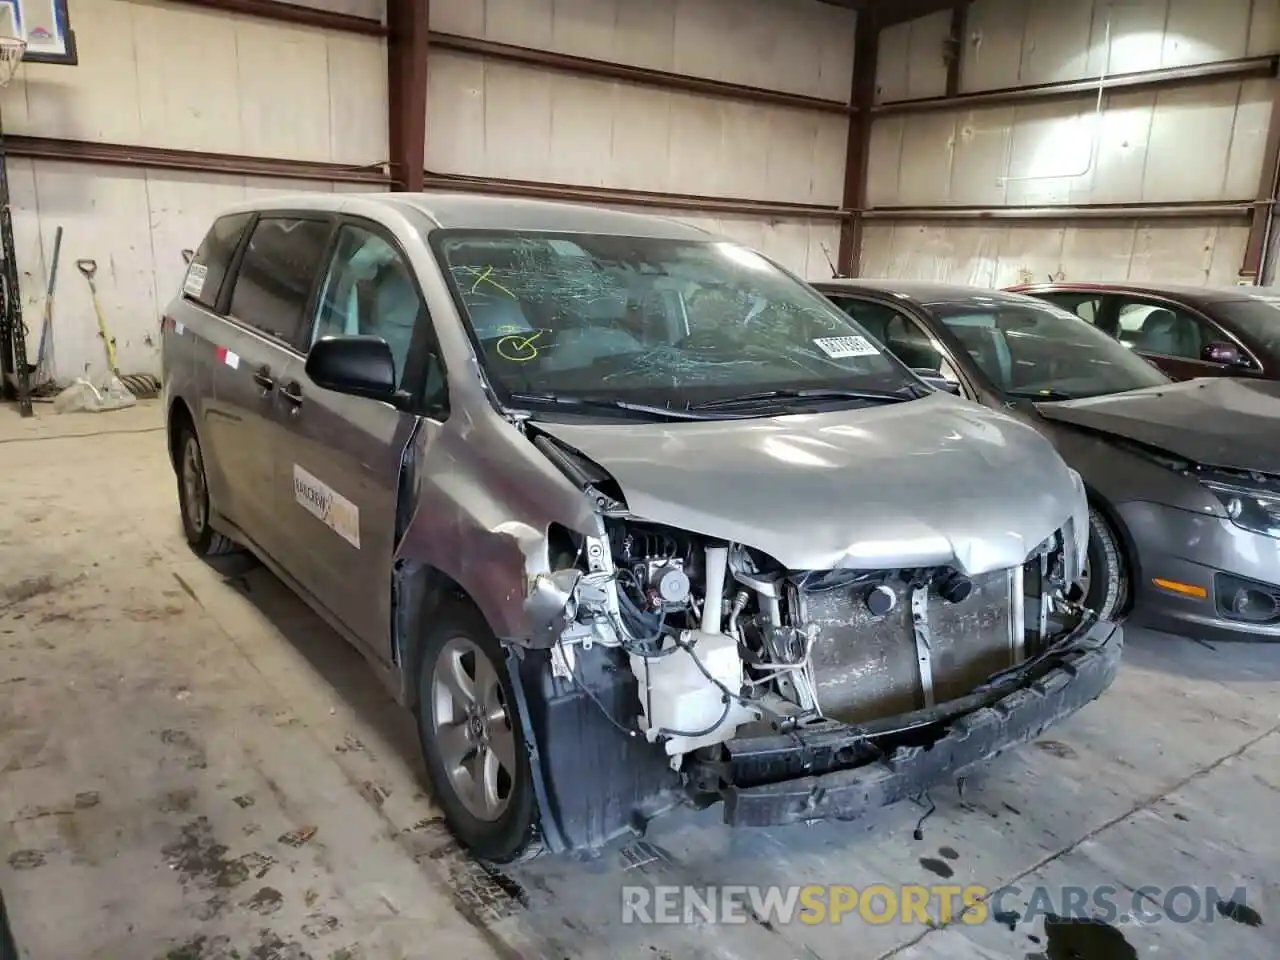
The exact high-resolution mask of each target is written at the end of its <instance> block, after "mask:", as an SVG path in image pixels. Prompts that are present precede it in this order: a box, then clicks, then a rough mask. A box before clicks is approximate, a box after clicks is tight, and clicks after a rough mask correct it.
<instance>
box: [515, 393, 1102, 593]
mask: <svg viewBox="0 0 1280 960" xmlns="http://www.w3.org/2000/svg"><path fill="white" fill-rule="evenodd" d="M537 427H538V429H539V430H541V431H543V432H545V433H547V434H550V435H551V436H552V437H555V438H556V439H557V440H559V441H561V442H562V443H564V444H567V445H568V446H570V447H572V448H574V449H576V450H577V451H579V452H580V453H582V454H583V455H584V456H586V457H587V458H589V459H590V460H593V461H595V462H596V463H597V464H599V465H600V466H601V467H603V468H604V469H606V470H607V471H608V472H609V473H610V474H611V475H612V476H613V478H614V479H615V480H616V481H617V482H618V484H619V486H620V487H621V488H622V491H623V494H624V496H625V497H626V500H627V506H628V507H629V508H630V510H631V512H632V513H633V514H635V515H636V516H639V517H642V518H644V519H646V520H651V521H653V522H655V523H661V524H666V525H669V526H673V527H678V528H681V529H684V530H689V531H692V532H695V533H700V534H703V535H705V536H710V537H715V538H718V539H723V540H727V541H733V542H736V543H742V544H745V545H747V546H750V547H755V548H756V549H759V550H762V551H764V552H765V553H767V554H768V555H770V556H771V557H773V558H774V559H775V560H777V561H778V562H779V563H781V564H782V565H783V566H785V567H787V568H789V569H792V570H830V569H835V568H841V567H843V568H854V569H884V568H902V567H933V566H943V565H952V566H955V567H956V568H957V569H959V570H961V571H962V572H964V573H967V574H969V575H971V576H974V575H977V574H980V573H987V572H990V571H992V570H998V569H1003V568H1007V567H1012V566H1017V565H1018V564H1020V563H1022V562H1023V561H1024V560H1025V559H1026V557H1027V555H1028V554H1029V553H1030V552H1031V551H1032V550H1034V549H1035V548H1036V547H1038V546H1039V545H1040V544H1041V543H1043V542H1044V541H1045V540H1046V539H1048V538H1049V537H1050V536H1051V535H1052V534H1053V533H1054V532H1055V531H1056V530H1058V529H1059V528H1061V527H1063V526H1064V524H1065V523H1066V522H1067V521H1068V520H1072V519H1074V527H1073V529H1079V530H1084V529H1086V524H1087V515H1086V511H1087V507H1086V505H1085V500H1084V489H1083V486H1082V485H1081V486H1077V480H1076V478H1075V477H1074V476H1073V474H1072V473H1071V471H1069V470H1068V469H1067V466H1066V464H1064V463H1063V462H1062V460H1061V459H1060V458H1059V456H1058V454H1057V452H1056V451H1055V450H1054V449H1053V447H1052V446H1051V445H1050V444H1049V442H1048V441H1047V440H1046V439H1044V438H1043V437H1042V436H1041V435H1040V434H1039V433H1037V432H1036V430H1035V429H1034V428H1032V427H1029V426H1026V425H1024V424H1022V423H1019V422H1017V421H1015V420H1013V419H1011V418H1009V417H1006V416H1004V415H1003V414H1000V413H997V412H995V411H993V410H988V409H986V408H984V407H980V406H978V405H976V404H973V403H969V402H968V401H965V400H961V399H959V398H957V397H953V396H950V395H949V394H944V393H935V394H932V395H930V396H928V397H926V398H924V399H921V400H915V401H912V402H910V403H902V404H895V405H892V406H880V407H871V408H862V409H855V410H841V411H835V412H829V413H815V414H793V415H788V416H779V417H769V418H761V419H745V420H720V421H705V422H704V421H681V422H675V423H637V424H630V423H628V424H622V425H619V424H616V423H614V424H580V423H575V424H565V423H547V422H542V421H539V422H538V423H537Z"/></svg>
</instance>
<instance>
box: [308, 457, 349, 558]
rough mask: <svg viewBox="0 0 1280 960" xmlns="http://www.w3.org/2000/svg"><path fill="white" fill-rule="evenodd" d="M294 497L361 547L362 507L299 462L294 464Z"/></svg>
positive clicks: (328, 524) (314, 515) (330, 526)
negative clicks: (299, 464)
mask: <svg viewBox="0 0 1280 960" xmlns="http://www.w3.org/2000/svg"><path fill="white" fill-rule="evenodd" d="M293 498H294V499H295V500H297V501H298V503H300V504H302V508H303V509H304V510H306V511H307V513H309V514H311V515H312V516H313V517H315V518H316V519H318V520H319V521H320V522H321V523H323V524H324V525H325V526H326V527H328V528H329V529H330V530H332V531H333V532H334V533H336V534H337V535H338V536H340V537H341V538H342V539H343V540H345V541H347V543H349V544H351V545H352V546H353V547H355V548H356V549H357V550H359V549H360V508H359V507H357V506H356V505H355V504H354V503H352V502H351V501H350V500H348V499H347V498H346V497H344V496H343V495H342V494H340V493H339V492H338V491H337V490H335V489H333V487H331V486H329V485H328V484H327V483H325V482H324V481H322V480H320V479H319V478H317V477H315V476H313V475H312V474H310V473H308V472H307V471H306V470H303V469H302V467H300V466H298V465H297V464H296V463H295V464H294V465H293Z"/></svg>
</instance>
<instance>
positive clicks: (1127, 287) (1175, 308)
mask: <svg viewBox="0 0 1280 960" xmlns="http://www.w3.org/2000/svg"><path fill="white" fill-rule="evenodd" d="M1008 289H1009V290H1010V291H1012V292H1016V293H1025V294H1029V295H1031V296H1033V297H1038V298H1039V299H1041V300H1046V301H1048V302H1049V303H1052V304H1055V305H1057V306H1059V307H1062V308H1063V309H1065V310H1069V311H1071V312H1072V313H1074V314H1076V315H1077V316H1080V317H1083V318H1084V319H1085V320H1088V321H1089V322H1090V323H1092V324H1093V325H1094V326H1096V327H1099V328H1100V329H1102V330H1105V331H1106V332H1107V333H1109V334H1111V335H1112V336H1113V337H1117V338H1118V339H1119V340H1121V341H1122V342H1123V343H1126V344H1128V345H1129V346H1130V347H1132V348H1133V349H1134V350H1135V351H1136V352H1138V353H1140V354H1142V356H1144V357H1146V358H1147V359H1148V360H1150V361H1151V362H1152V363H1154V364H1155V365H1156V366H1158V367H1159V368H1160V369H1161V370H1163V371H1164V372H1165V373H1167V374H1168V375H1169V376H1171V377H1173V378H1174V379H1175V380H1191V379H1194V378H1195V377H1261V378H1263V379H1267V380H1280V290H1277V291H1275V292H1272V291H1271V290H1270V289H1269V288H1266V287H1229V288H1226V289H1214V288H1210V287H1179V286H1165V285H1160V286H1156V285H1154V284H1136V283H1029V284H1021V285H1019V286H1016V287H1009V288H1008Z"/></svg>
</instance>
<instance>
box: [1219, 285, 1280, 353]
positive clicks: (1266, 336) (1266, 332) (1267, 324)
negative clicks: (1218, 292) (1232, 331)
mask: <svg viewBox="0 0 1280 960" xmlns="http://www.w3.org/2000/svg"><path fill="white" fill-rule="evenodd" d="M1216 307H1217V310H1218V312H1219V313H1221V314H1222V315H1223V317H1224V318H1225V319H1227V320H1231V321H1232V322H1233V323H1234V324H1235V325H1236V326H1237V327H1239V328H1240V329H1241V330H1243V331H1244V332H1245V333H1246V334H1248V335H1249V336H1250V337H1252V338H1253V339H1254V340H1256V341H1257V342H1258V345H1259V346H1261V347H1262V349H1263V350H1265V351H1266V352H1267V353H1269V354H1271V355H1272V356H1280V298H1278V297H1250V298H1249V299H1248V300H1231V301H1228V302H1227V303H1219V304H1216Z"/></svg>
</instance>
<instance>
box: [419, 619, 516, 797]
mask: <svg viewBox="0 0 1280 960" xmlns="http://www.w3.org/2000/svg"><path fill="white" fill-rule="evenodd" d="M431 698H432V703H431V725H432V734H433V736H434V738H435V742H436V744H437V746H438V748H439V751H440V759H441V761H442V763H443V765H444V770H445V774H446V775H447V776H448V778H449V786H450V787H451V788H452V789H453V792H454V794H456V795H457V797H458V799H459V800H460V801H461V802H462V804H463V806H464V807H466V809H467V812H468V813H470V814H471V815H472V816H473V817H475V818H476V819H478V820H484V821H487V822H492V821H495V820H497V819H498V818H499V817H501V816H502V814H503V813H504V812H505V811H506V809H507V805H508V804H509V803H510V802H511V795H512V792H513V789H514V787H515V783H516V736H515V730H514V729H513V727H512V723H511V716H510V714H509V712H508V710H507V703H506V697H505V695H504V694H503V690H502V681H501V679H500V678H499V676H498V671H497V669H496V668H495V666H494V664H493V661H492V660H490V659H489V657H488V655H487V654H486V653H485V652H484V651H483V650H481V649H480V647H479V646H477V645H476V644H475V643H474V642H473V641H471V640H469V639H467V638H466V637H460V636H459V637H454V638H452V639H450V640H449V641H448V642H446V643H445V644H444V646H443V647H442V648H441V650H440V653H439V655H438V656H437V657H436V663H435V669H434V671H433V673H432V681H431Z"/></svg>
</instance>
